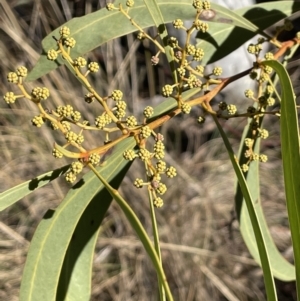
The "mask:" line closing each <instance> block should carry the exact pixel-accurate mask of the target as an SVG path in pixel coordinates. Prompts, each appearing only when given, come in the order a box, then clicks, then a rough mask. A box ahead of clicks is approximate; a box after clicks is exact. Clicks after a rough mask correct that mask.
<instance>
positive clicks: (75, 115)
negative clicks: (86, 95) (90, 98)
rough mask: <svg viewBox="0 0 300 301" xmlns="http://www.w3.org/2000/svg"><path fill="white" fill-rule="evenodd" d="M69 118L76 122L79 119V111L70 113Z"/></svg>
mask: <svg viewBox="0 0 300 301" xmlns="http://www.w3.org/2000/svg"><path fill="white" fill-rule="evenodd" d="M71 118H72V119H73V120H74V121H75V122H78V121H79V120H80V119H81V113H80V112H79V111H73V112H72V113H71Z"/></svg>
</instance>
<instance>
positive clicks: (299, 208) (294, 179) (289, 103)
mask: <svg viewBox="0 0 300 301" xmlns="http://www.w3.org/2000/svg"><path fill="white" fill-rule="evenodd" d="M262 64H263V65H267V66H270V67H272V68H273V69H274V70H275V71H276V73H277V75H278V77H279V81H280V85H281V119H280V120H281V122H280V130H281V134H280V138H281V152H282V164H283V175H284V184H285V195H286V204H287V210H288V216H289V223H290V229H291V234H292V243H293V249H294V259H295V267H296V284H297V292H298V295H299V294H300V203H299V199H300V181H299V170H300V154H299V129H298V115H297V109H296V102H295V94H294V91H293V87H292V83H291V80H290V77H289V75H288V73H287V71H286V69H285V68H284V66H283V65H282V64H281V63H279V62H277V61H265V62H262Z"/></svg>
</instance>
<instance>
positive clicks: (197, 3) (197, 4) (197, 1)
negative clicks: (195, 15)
mask: <svg viewBox="0 0 300 301" xmlns="http://www.w3.org/2000/svg"><path fill="white" fill-rule="evenodd" d="M193 6H194V7H195V8H196V9H200V8H202V1H200V0H193Z"/></svg>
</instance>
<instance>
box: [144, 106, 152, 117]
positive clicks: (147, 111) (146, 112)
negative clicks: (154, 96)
mask: <svg viewBox="0 0 300 301" xmlns="http://www.w3.org/2000/svg"><path fill="white" fill-rule="evenodd" d="M153 113H154V109H153V108H152V107H150V106H147V107H146V108H145V109H144V111H143V114H144V116H145V118H150V117H151V116H152V115H153Z"/></svg>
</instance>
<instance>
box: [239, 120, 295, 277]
mask: <svg viewBox="0 0 300 301" xmlns="http://www.w3.org/2000/svg"><path fill="white" fill-rule="evenodd" d="M249 124H250V121H249V122H248V124H247V126H246V127H245V129H244V133H243V136H242V139H241V145H240V150H239V165H242V164H244V163H246V161H247V159H246V158H245V157H244V155H243V154H244V153H245V151H246V147H245V143H244V140H245V138H246V137H251V135H250V132H252V130H251V128H250V127H249ZM259 142H260V141H259V140H258V141H257V142H256V143H255V146H254V152H255V153H259V149H260V143H259ZM245 178H246V182H247V185H248V188H249V191H250V195H251V196H252V199H253V200H254V206H255V211H256V213H257V217H258V220H259V223H260V226H261V231H262V233H263V236H264V239H265V242H266V248H267V252H268V254H269V259H270V265H271V269H272V272H273V275H274V277H275V278H277V279H280V280H282V281H293V280H295V267H294V266H293V265H292V264H290V263H289V262H288V261H287V260H286V259H285V258H284V257H283V256H282V255H281V254H280V252H279V251H278V249H277V247H276V245H275V243H274V241H273V238H272V236H271V234H270V232H269V229H268V225H267V223H266V220H265V217H264V212H263V208H262V205H261V201H260V189H259V185H260V178H259V163H258V162H256V161H254V162H251V164H250V166H249V171H248V172H247V174H246V176H245ZM236 189H237V192H236V196H235V203H236V213H237V219H238V221H239V223H240V232H241V234H242V237H243V239H244V242H245V243H246V245H247V248H248V250H249V252H250V253H251V255H252V256H253V258H254V259H255V260H256V262H257V263H258V264H259V265H261V262H260V255H259V251H258V249H257V244H256V239H255V235H254V232H253V228H252V224H251V219H250V216H249V213H248V210H247V206H246V204H245V200H244V196H243V193H242V191H241V188H240V186H239V185H238V182H237V188H236Z"/></svg>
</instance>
